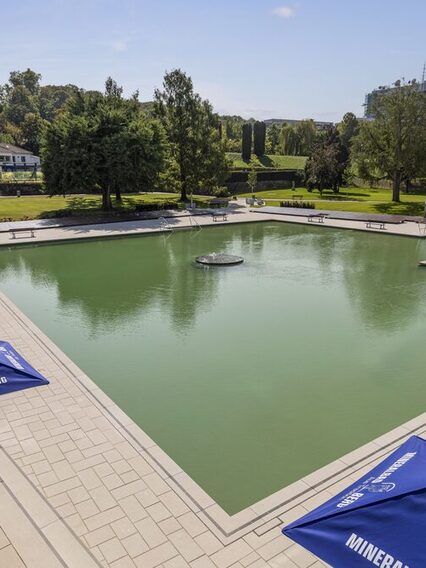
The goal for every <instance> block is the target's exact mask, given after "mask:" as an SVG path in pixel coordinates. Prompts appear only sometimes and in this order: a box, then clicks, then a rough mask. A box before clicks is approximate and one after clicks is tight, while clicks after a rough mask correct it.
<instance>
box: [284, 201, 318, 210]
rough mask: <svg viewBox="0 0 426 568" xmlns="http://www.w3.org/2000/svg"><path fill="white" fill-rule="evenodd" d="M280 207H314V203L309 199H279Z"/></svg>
mask: <svg viewBox="0 0 426 568" xmlns="http://www.w3.org/2000/svg"><path fill="white" fill-rule="evenodd" d="M280 207H295V208H296V209H297V208H298V209H315V203H312V202H309V201H281V203H280Z"/></svg>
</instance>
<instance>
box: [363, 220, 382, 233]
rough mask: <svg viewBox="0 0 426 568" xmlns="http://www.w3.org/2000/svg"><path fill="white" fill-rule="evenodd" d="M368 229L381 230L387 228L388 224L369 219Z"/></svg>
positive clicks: (366, 225)
mask: <svg viewBox="0 0 426 568" xmlns="http://www.w3.org/2000/svg"><path fill="white" fill-rule="evenodd" d="M365 227H366V229H379V230H383V231H384V230H386V225H385V222H384V221H374V220H370V221H367V222H366V224H365Z"/></svg>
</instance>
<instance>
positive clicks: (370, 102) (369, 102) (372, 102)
mask: <svg viewBox="0 0 426 568" xmlns="http://www.w3.org/2000/svg"><path fill="white" fill-rule="evenodd" d="M417 86H418V89H419V91H420V92H422V93H426V64H425V66H424V68H423V77H422V80H421V81H420V82H418V83H417ZM393 89H395V87H394V86H391V85H384V86H381V87H377V89H374V91H371V93H368V94H367V95H366V96H365V102H364V116H365V118H369V119H371V118H374V116H375V110H374V109H375V107H376V103H377V100H378V99H379V98H380V97H382V96H383V95H386V94H388V93H390V92H391V91H392V90H393Z"/></svg>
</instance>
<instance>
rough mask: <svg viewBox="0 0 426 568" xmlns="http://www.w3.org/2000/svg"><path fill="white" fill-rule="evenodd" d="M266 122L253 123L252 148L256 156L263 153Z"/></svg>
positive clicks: (260, 155)
mask: <svg viewBox="0 0 426 568" xmlns="http://www.w3.org/2000/svg"><path fill="white" fill-rule="evenodd" d="M265 143H266V124H265V123H264V122H260V121H256V122H255V123H254V125H253V150H254V153H255V154H256V156H257V157H258V158H261V157H262V156H264V155H265Z"/></svg>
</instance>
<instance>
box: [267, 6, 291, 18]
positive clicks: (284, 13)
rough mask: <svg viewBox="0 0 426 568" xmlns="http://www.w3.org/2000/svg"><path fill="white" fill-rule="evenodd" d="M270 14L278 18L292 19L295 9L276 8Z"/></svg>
mask: <svg viewBox="0 0 426 568" xmlns="http://www.w3.org/2000/svg"><path fill="white" fill-rule="evenodd" d="M272 13H273V14H275V16H279V17H280V18H292V17H293V16H294V15H295V13H296V8H295V7H294V6H278V7H277V8H275V9H274V10H272Z"/></svg>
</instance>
